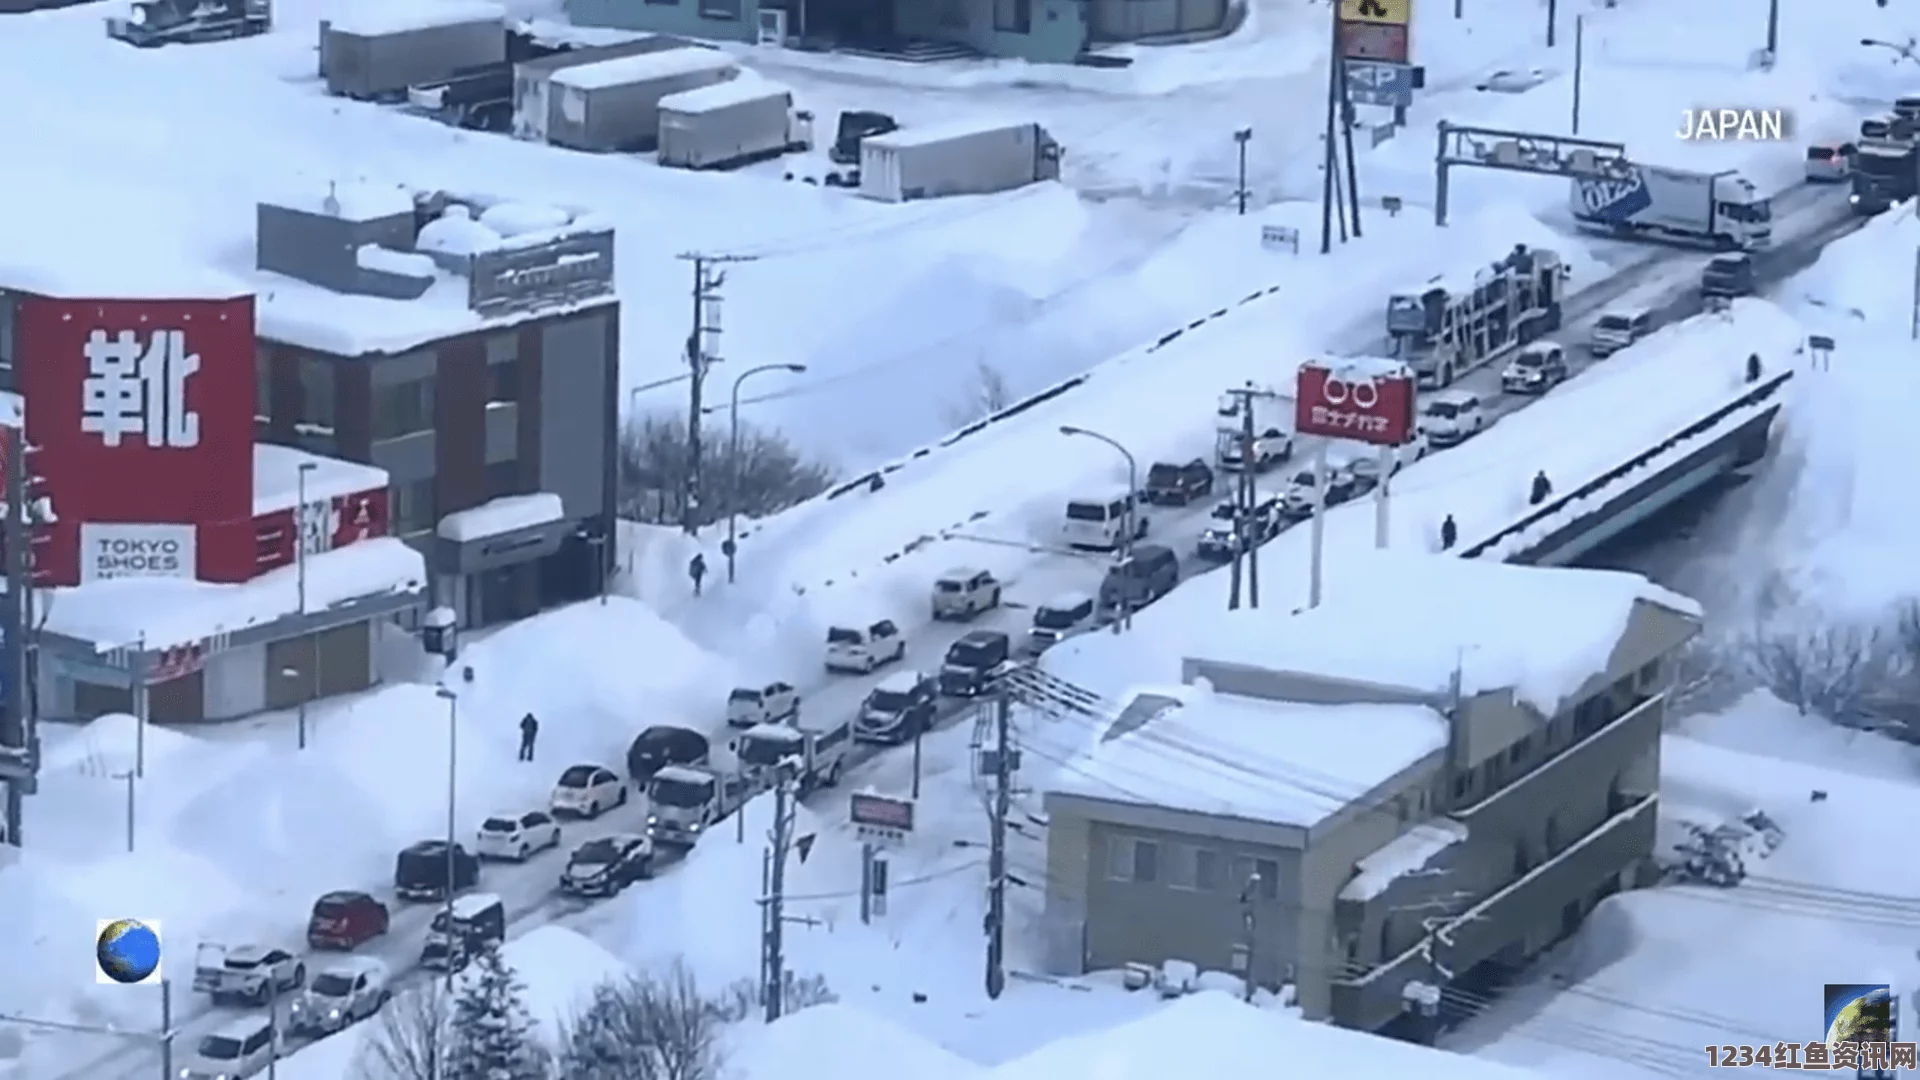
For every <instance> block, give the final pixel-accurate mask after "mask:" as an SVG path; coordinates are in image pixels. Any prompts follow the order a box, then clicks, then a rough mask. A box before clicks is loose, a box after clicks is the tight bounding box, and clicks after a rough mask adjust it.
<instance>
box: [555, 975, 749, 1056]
mask: <svg viewBox="0 0 1920 1080" xmlns="http://www.w3.org/2000/svg"><path fill="white" fill-rule="evenodd" d="M724 1023H725V1020H724V1018H723V1017H722V1016H721V1014H720V1010H719V1009H718V1008H717V1007H716V1003H715V1002H712V1001H709V1000H708V999H706V998H705V997H703V996H701V993H700V988H699V986H698V984H697V983H696V982H695V981H694V978H693V975H692V973H691V972H689V971H688V970H687V969H686V967H685V965H682V964H680V963H677V962H676V963H675V964H674V965H673V967H672V968H670V969H669V970H668V972H667V974H666V975H665V976H664V977H660V978H654V977H648V976H636V977H632V978H628V979H624V980H616V981H613V982H609V983H605V984H603V985H601V986H600V987H599V989H597V990H596V991H595V992H594V996H593V1000H592V1002H591V1003H590V1004H588V1006H587V1008H586V1011H584V1012H582V1013H581V1014H580V1015H579V1016H577V1017H575V1018H574V1021H573V1023H572V1024H571V1025H569V1027H568V1030H567V1031H566V1033H565V1034H564V1036H563V1038H562V1041H561V1047H560V1073H559V1074H560V1077H561V1078H562V1080H711V1077H712V1076H713V1075H714V1073H715V1071H716V1068H717V1065H718V1062H717V1059H716V1055H715V1051H714V1043H715V1041H716V1040H717V1039H718V1038H719V1034H720V1028H721V1026H722V1025H723V1024H724Z"/></svg>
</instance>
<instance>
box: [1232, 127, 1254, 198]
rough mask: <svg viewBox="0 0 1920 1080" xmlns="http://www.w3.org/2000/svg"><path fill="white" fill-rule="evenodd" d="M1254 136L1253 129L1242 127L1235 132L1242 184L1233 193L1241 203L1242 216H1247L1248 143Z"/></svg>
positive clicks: (1234, 139) (1234, 138) (1234, 137)
mask: <svg viewBox="0 0 1920 1080" xmlns="http://www.w3.org/2000/svg"><path fill="white" fill-rule="evenodd" d="M1252 138H1253V129H1252V128H1250V127H1247V128H1241V129H1240V130H1238V131H1236V132H1234V133H1233V141H1234V145H1235V146H1236V148H1237V149H1238V150H1239V152H1240V186H1239V187H1237V188H1235V189H1234V191H1233V193H1234V196H1235V198H1236V199H1237V200H1238V202H1239V205H1240V216H1241V217H1246V216H1247V143H1248V141H1249V140H1251V139H1252Z"/></svg>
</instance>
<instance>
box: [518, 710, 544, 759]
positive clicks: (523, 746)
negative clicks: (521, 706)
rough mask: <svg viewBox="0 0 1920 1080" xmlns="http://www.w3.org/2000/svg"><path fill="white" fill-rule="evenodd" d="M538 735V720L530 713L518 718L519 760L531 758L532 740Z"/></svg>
mask: <svg viewBox="0 0 1920 1080" xmlns="http://www.w3.org/2000/svg"><path fill="white" fill-rule="evenodd" d="M539 737H540V721H538V720H535V719H534V718H533V714H532V713H528V714H527V715H525V716H523V717H521V718H520V760H521V761H532V760H533V740H535V739H537V738H539Z"/></svg>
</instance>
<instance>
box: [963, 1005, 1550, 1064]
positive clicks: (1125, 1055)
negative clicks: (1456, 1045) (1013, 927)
mask: <svg viewBox="0 0 1920 1080" xmlns="http://www.w3.org/2000/svg"><path fill="white" fill-rule="evenodd" d="M1280 1061H1284V1062H1286V1063H1287V1067H1288V1069H1289V1070H1291V1071H1297V1072H1299V1073H1303V1074H1304V1073H1312V1072H1321V1073H1325V1074H1329V1075H1349V1074H1352V1073H1354V1072H1355V1071H1356V1066H1358V1072H1359V1073H1361V1074H1363V1075H1368V1076H1421V1077H1430V1078H1432V1080H1540V1074H1538V1073H1533V1072H1530V1071H1526V1070H1521V1069H1516V1068H1512V1067H1510V1066H1506V1065H1499V1064H1495V1063H1493V1062H1488V1061H1481V1060H1478V1059H1475V1058H1471V1057H1466V1056H1464V1055H1460V1054H1452V1053H1448V1052H1447V1051H1444V1050H1435V1049H1433V1048H1432V1047H1428V1046H1420V1045H1418V1044H1415V1043H1410V1042H1402V1041H1400V1040H1398V1039H1389V1038H1385V1037H1382V1036H1378V1035H1369V1034H1366V1033H1364V1032H1359V1031H1349V1030H1347V1029H1345V1028H1338V1027H1334V1026H1333V1025H1331V1024H1309V1023H1306V1022H1305V1021H1302V1020H1296V1019H1294V1018H1292V1017H1289V1016H1286V1015H1283V1014H1281V1013H1278V1012H1275V1011H1273V1010H1269V1009H1260V1008H1256V1007H1255V1006H1252V1005H1249V1004H1247V1003H1245V1002H1243V1001H1239V1000H1237V999H1235V998H1233V997H1231V996H1230V995H1227V994H1224V993H1219V992H1217V991H1208V992H1204V993H1199V994H1194V995H1191V996H1188V997H1183V998H1180V999H1178V1000H1176V1001H1173V1002H1172V1003H1170V1004H1168V1005H1166V1006H1165V1007H1164V1008H1161V1009H1159V1010H1158V1011H1156V1012H1154V1013H1152V1014H1150V1015H1148V1016H1146V1017H1144V1018H1142V1019H1139V1020H1134V1021H1131V1022H1128V1023H1124V1024H1121V1025H1119V1026H1116V1027H1114V1028H1111V1029H1109V1030H1107V1031H1101V1032H1095V1033H1092V1034H1088V1035H1080V1036H1076V1037H1074V1038H1067V1039H1060V1040H1058V1041H1056V1042H1053V1043H1051V1044H1049V1045H1047V1046H1045V1047H1043V1048H1041V1049H1040V1050H1038V1051H1035V1052H1034V1053H1031V1054H1028V1055H1027V1056H1026V1057H1023V1058H1020V1059H1019V1060H1017V1061H1013V1062H1010V1063H1008V1064H1006V1065H1002V1066H1000V1067H999V1068H997V1069H994V1070H993V1071H992V1072H991V1073H990V1074H989V1077H990V1078H991V1080H1162V1078H1164V1077H1169V1076H1246V1075H1260V1074H1262V1073H1265V1072H1269V1071H1271V1069H1272V1068H1273V1064H1274V1063H1275V1062H1280Z"/></svg>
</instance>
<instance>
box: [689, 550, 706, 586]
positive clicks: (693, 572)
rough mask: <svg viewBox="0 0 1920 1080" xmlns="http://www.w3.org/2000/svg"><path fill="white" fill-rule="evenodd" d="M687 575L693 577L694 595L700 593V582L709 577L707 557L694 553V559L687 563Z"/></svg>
mask: <svg viewBox="0 0 1920 1080" xmlns="http://www.w3.org/2000/svg"><path fill="white" fill-rule="evenodd" d="M687 576H688V577H690V578H692V579H693V595H695V596H699V595H700V583H701V582H702V581H705V580H706V577H707V557H706V556H705V555H702V554H700V553H698V552H695V553H694V556H693V561H692V562H689V563H688V564H687Z"/></svg>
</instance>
